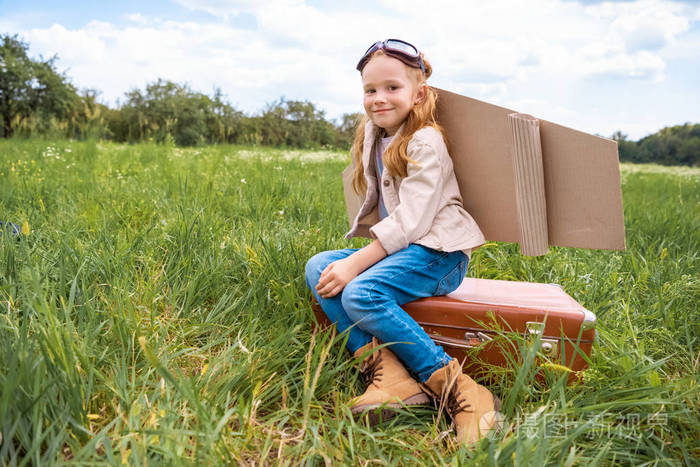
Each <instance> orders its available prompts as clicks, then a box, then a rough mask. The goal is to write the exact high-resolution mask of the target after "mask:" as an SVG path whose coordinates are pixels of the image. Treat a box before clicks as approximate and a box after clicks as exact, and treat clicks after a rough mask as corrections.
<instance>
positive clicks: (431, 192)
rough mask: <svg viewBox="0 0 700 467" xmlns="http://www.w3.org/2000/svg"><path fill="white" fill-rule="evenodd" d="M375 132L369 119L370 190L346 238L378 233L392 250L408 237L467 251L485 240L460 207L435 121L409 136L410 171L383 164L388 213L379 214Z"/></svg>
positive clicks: (364, 155) (364, 159) (366, 158)
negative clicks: (396, 171) (399, 172)
mask: <svg viewBox="0 0 700 467" xmlns="http://www.w3.org/2000/svg"><path fill="white" fill-rule="evenodd" d="M402 128H403V127H402ZM402 128H400V129H399V131H398V133H397V134H399V133H400V132H401V130H402ZM377 134H378V127H377V126H376V125H374V123H372V122H371V121H370V122H367V125H366V126H365V142H364V145H363V153H362V165H363V166H364V174H365V181H366V182H367V192H366V194H365V197H364V201H363V203H362V206H361V207H360V210H359V212H358V214H357V216H356V218H355V221H354V222H353V225H352V228H351V229H350V231H349V232H348V233H347V234H346V236H345V238H352V237H358V236H361V237H370V238H376V239H377V240H379V241H380V242H381V244H382V247H384V250H386V252H387V253H388V254H393V253H395V252H397V251H399V250H401V249H403V248H406V247H407V246H408V245H409V244H410V243H417V244H419V245H423V246H427V247H429V248H433V249H435V250H440V251H457V250H466V251H467V253H468V252H469V250H471V249H472V248H476V247H478V246H480V245H483V244H484V243H485V242H486V239H485V238H484V234H483V233H481V230H480V229H479V226H477V225H476V222H475V221H474V219H473V218H472V217H471V216H470V215H469V214H468V213H467V211H465V210H464V208H463V207H462V195H461V194H460V192H459V187H458V186H457V179H456V178H455V174H454V170H453V167H452V159H451V158H450V155H449V153H448V152H447V146H446V145H445V141H444V140H443V138H442V135H441V134H440V132H439V131H437V130H436V129H434V128H432V127H425V128H422V129H420V130H418V131H417V132H416V133H415V134H414V135H413V137H412V138H411V140H410V141H409V143H408V148H407V151H406V152H407V155H408V157H409V159H411V160H413V161H415V162H416V164H413V163H410V162H409V163H408V166H407V167H406V170H407V172H408V173H407V175H406V177H404V178H401V177H392V176H391V175H389V171H388V170H384V172H383V174H382V180H381V184H380V185H379V187H380V188H381V190H382V197H383V198H384V205H385V206H386V209H387V212H388V213H389V216H388V217H386V218H384V219H382V220H381V221H380V220H379V211H378V208H377V202H378V198H379V196H378V191H377V178H376V176H375V174H376V169H375V167H374V166H375V162H374V157H372V155H373V154H372V151H373V150H374V147H375V144H376V141H375V138H376V136H377Z"/></svg>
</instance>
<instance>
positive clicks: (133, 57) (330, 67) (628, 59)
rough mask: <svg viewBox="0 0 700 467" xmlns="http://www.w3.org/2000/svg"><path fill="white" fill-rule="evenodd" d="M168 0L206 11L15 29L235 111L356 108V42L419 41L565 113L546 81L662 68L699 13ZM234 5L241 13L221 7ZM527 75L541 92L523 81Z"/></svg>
mask: <svg viewBox="0 0 700 467" xmlns="http://www.w3.org/2000/svg"><path fill="white" fill-rule="evenodd" d="M176 1H177V2H178V3H179V4H181V5H183V6H185V7H186V8H188V9H191V10H197V11H205V12H208V13H209V14H211V15H213V16H214V17H216V18H219V19H216V18H212V20H211V22H209V23H201V22H200V23H197V22H193V21H189V22H188V21H179V22H178V21H168V20H163V19H159V18H154V17H148V16H145V15H143V14H141V13H138V12H132V13H130V14H128V15H125V16H124V17H125V18H126V19H127V22H126V23H125V24H122V25H118V24H116V23H114V24H112V23H105V22H97V21H92V22H89V23H88V24H86V25H85V26H84V27H81V28H76V29H69V28H66V27H64V26H62V25H59V24H54V25H52V26H51V27H48V28H42V29H38V28H35V29H30V30H27V31H25V32H20V35H22V37H24V38H25V40H27V41H28V42H29V43H30V44H31V52H32V53H41V54H43V55H44V56H50V55H53V54H54V53H58V55H59V57H60V61H59V62H58V64H59V67H67V68H69V75H70V76H71V77H72V78H73V79H74V81H75V82H76V84H78V85H79V86H81V87H92V88H97V89H100V90H102V91H103V92H104V96H105V98H106V99H107V100H108V101H109V102H114V101H115V100H116V99H117V98H118V97H120V96H122V95H123V93H124V92H125V91H127V90H128V89H130V88H133V87H143V86H144V85H145V84H146V83H148V82H152V81H154V80H155V79H156V78H158V77H162V78H165V79H169V80H173V81H177V82H188V83H189V84H190V85H191V86H192V87H193V88H195V89H197V90H200V91H203V92H211V90H212V89H213V87H214V86H218V87H221V88H222V90H223V91H224V93H226V94H228V95H229V97H230V99H231V101H232V102H233V103H234V105H237V106H240V107H239V108H241V109H242V110H245V111H248V112H251V111H256V110H260V109H262V108H263V106H264V105H265V103H268V102H271V101H273V100H275V99H277V98H279V97H280V96H286V97H287V98H289V99H310V100H312V101H313V102H315V103H317V104H318V105H319V106H320V107H321V108H323V109H326V110H327V111H328V115H329V116H331V117H336V116H338V115H340V114H341V113H343V112H347V111H358V110H360V109H361V102H360V87H359V76H358V74H357V72H356V71H355V70H354V67H355V64H356V62H357V60H358V59H359V56H360V54H361V53H362V52H363V51H364V50H365V48H366V47H367V46H369V45H370V43H371V42H372V41H374V40H377V39H382V38H386V37H401V38H404V39H407V40H409V41H411V42H414V43H415V44H416V45H418V46H419V47H420V48H421V49H422V50H423V51H424V52H425V53H426V56H427V57H428V58H429V59H430V61H431V62H432V64H433V66H434V69H435V73H434V77H433V78H432V81H433V84H435V85H437V86H440V87H445V88H449V89H451V90H454V91H456V92H462V93H465V94H468V95H471V96H472V97H475V98H478V99H482V100H487V101H491V102H494V103H498V104H500V105H507V106H513V107H514V106H516V105H520V104H526V105H532V106H533V107H534V108H535V110H537V111H540V110H541V109H545V108H547V106H549V108H550V109H552V112H551V113H553V114H555V116H562V117H567V118H570V114H569V113H567V112H569V110H567V109H569V108H570V107H571V104H570V103H567V104H566V105H563V104H557V103H556V102H555V100H554V99H556V98H557V94H555V93H554V91H553V90H556V92H558V93H559V95H565V94H566V89H565V88H566V87H567V86H569V87H573V86H574V85H575V83H577V82H579V81H581V80H586V79H596V78H597V77H608V78H610V79H616V80H627V79H630V78H633V79H635V80H646V81H649V82H656V83H659V82H663V80H664V79H666V73H667V64H666V60H667V59H666V57H667V56H668V54H669V53H672V52H670V51H678V50H681V49H682V47H686V48H687V46H684V45H683V44H682V43H679V41H678V38H679V37H681V35H683V34H684V33H686V32H687V31H689V30H690V29H691V27H692V25H693V21H698V19H700V8H697V7H693V6H689V5H683V4H679V3H674V2H672V1H665V0H638V1H635V2H624V3H610V2H603V3H599V4H595V5H590V6H584V5H582V4H580V3H575V2H564V1H561V0H530V1H527V2H523V1H520V0H497V1H491V2H484V1H476V0H467V1H462V2H456V1H446V0H433V1H432V2H431V3H430V5H426V4H425V2H424V1H423V0H378V1H377V0H374V1H371V2H365V3H362V4H361V5H360V6H359V7H358V6H357V4H350V3H349V4H347V5H340V4H336V5H334V7H333V9H331V8H328V7H326V6H323V5H321V6H316V5H317V3H314V4H307V3H306V2H305V1H303V0H274V1H263V2H258V1H254V0H244V1H226V0H176ZM241 14H246V15H248V16H250V17H253V18H254V19H255V21H254V27H252V28H251V27H248V28H239V27H236V26H235V21H229V19H231V18H233V17H237V16H239V15H241ZM164 15H165V13H164ZM164 17H167V16H164ZM18 32H19V31H18ZM684 53H686V55H687V52H684ZM528 88H529V89H531V90H532V92H538V93H540V94H539V95H533V96H527V95H523V94H522V93H523V92H527V91H523V90H524V89H525V90H527V89H528ZM548 92H549V94H547V93H548ZM542 93H544V94H542ZM528 103H529V104H528ZM557 109H558V110H557ZM551 113H550V115H551ZM548 117H549V116H548ZM545 118H547V117H545ZM548 119H551V117H549V118H548ZM610 133H611V132H610Z"/></svg>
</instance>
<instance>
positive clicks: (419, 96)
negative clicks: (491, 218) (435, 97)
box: [413, 82, 428, 105]
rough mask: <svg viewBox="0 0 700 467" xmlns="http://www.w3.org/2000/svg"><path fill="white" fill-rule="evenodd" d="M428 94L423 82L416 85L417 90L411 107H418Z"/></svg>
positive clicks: (426, 86)
mask: <svg viewBox="0 0 700 467" xmlns="http://www.w3.org/2000/svg"><path fill="white" fill-rule="evenodd" d="M427 94H428V85H427V84H426V83H425V82H423V83H421V84H419V85H418V90H417V91H416V98H415V99H414V100H413V105H418V104H420V103H421V102H423V99H425V96H426V95H427Z"/></svg>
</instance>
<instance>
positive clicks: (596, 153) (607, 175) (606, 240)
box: [436, 89, 625, 250]
mask: <svg viewBox="0 0 700 467" xmlns="http://www.w3.org/2000/svg"><path fill="white" fill-rule="evenodd" d="M436 91H438V95H439V98H438V118H439V120H440V124H441V125H442V126H443V127H444V128H445V131H446V133H447V138H448V146H449V149H450V155H451V156H452V159H453V162H454V170H455V175H456V176H457V181H458V183H459V188H460V191H461V193H462V197H463V199H464V207H465V209H466V210H467V211H469V213H470V214H471V215H472V216H473V217H474V219H475V220H476V222H477V223H478V224H479V227H480V228H481V230H482V231H483V232H484V235H485V236H486V238H487V239H489V240H494V241H505V242H520V241H521V235H520V232H519V221H518V212H517V207H516V204H517V203H516V194H515V180H514V174H513V160H512V153H513V147H512V144H513V142H512V141H513V138H512V136H511V134H510V133H511V130H510V128H509V125H508V115H509V114H511V113H514V111H513V110H510V109H506V108H504V107H499V106H496V105H492V104H488V103H486V102H482V101H478V100H476V99H471V98H469V97H465V96H461V95H459V94H454V93H451V92H448V91H444V90H441V89H436ZM539 127H540V132H539V133H540V143H541V151H542V169H543V173H544V189H545V199H546V213H547V233H548V241H549V244H550V245H558V246H568V247H577V248H602V249H612V250H622V249H624V248H625V228H624V223H623V213H622V190H621V187H620V166H619V160H618V153H617V143H616V142H615V141H612V140H609V139H606V138H601V137H598V136H594V135H590V134H586V133H582V132H580V131H576V130H572V129H570V128H566V127H563V126H561V125H557V124H555V123H551V122H548V121H546V120H539Z"/></svg>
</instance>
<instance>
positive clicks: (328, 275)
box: [316, 239, 386, 298]
mask: <svg viewBox="0 0 700 467" xmlns="http://www.w3.org/2000/svg"><path fill="white" fill-rule="evenodd" d="M385 257H386V251H384V247H382V244H381V243H380V242H379V240H377V239H374V240H373V241H372V243H370V244H369V245H367V246H366V247H364V248H360V249H359V250H357V251H356V252H355V253H353V254H351V255H350V256H348V257H347V258H343V259H339V260H338V261H333V262H332V263H331V264H329V265H328V266H326V269H324V270H323V272H322V273H321V278H320V279H319V280H318V284H317V285H316V291H317V292H318V294H319V295H320V296H321V297H322V298H331V297H335V296H336V295H338V294H339V293H340V292H342V291H343V289H344V288H345V286H346V285H348V282H350V281H351V280H353V279H354V278H355V277H357V275H358V274H360V273H361V272H362V271H364V270H365V269H367V268H368V267H370V266H372V265H373V264H375V263H376V262H377V261H380V260H381V259H382V258H385Z"/></svg>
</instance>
